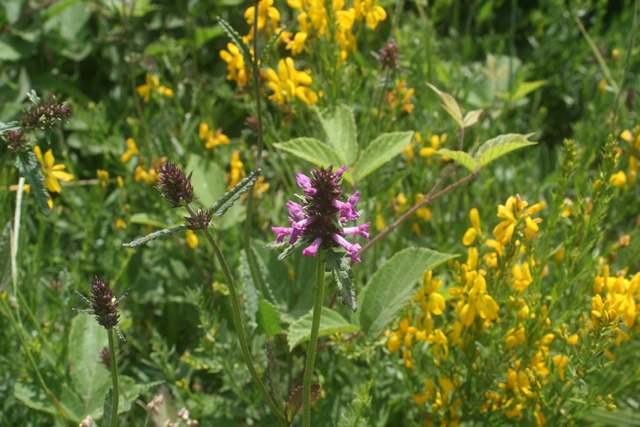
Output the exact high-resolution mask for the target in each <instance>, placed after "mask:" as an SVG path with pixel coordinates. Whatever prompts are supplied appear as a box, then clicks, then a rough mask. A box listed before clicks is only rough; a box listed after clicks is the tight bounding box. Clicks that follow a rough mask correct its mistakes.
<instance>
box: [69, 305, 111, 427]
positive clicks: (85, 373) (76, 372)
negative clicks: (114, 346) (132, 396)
mask: <svg viewBox="0 0 640 427" xmlns="http://www.w3.org/2000/svg"><path fill="white" fill-rule="evenodd" d="M106 346H107V331H106V330H105V329H104V328H103V327H102V326H100V325H99V324H98V322H96V320H95V319H94V318H93V317H92V316H87V315H78V316H76V317H74V318H73V319H72V321H71V329H70V331H69V347H68V348H69V358H68V361H69V365H70V366H71V373H70V376H71V383H72V384H73V388H74V390H75V391H76V392H77V393H78V394H79V395H80V397H81V398H82V402H83V403H84V408H83V409H84V413H85V414H91V416H92V417H94V418H97V417H98V415H99V411H101V410H102V408H103V404H104V396H105V394H106V393H107V390H108V389H109V387H110V386H111V373H110V372H109V370H108V369H107V367H106V366H105V365H103V364H102V363H101V361H100V352H101V351H102V349H103V348H105V347H106Z"/></svg>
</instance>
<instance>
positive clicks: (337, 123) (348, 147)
mask: <svg viewBox="0 0 640 427" xmlns="http://www.w3.org/2000/svg"><path fill="white" fill-rule="evenodd" d="M316 111H317V113H318V117H319V118H320V123H322V127H323V128H324V132H325V133H326V134H327V138H329V143H330V144H331V146H332V147H333V150H334V151H335V153H336V154H337V155H338V156H339V157H340V160H341V161H342V163H341V165H348V166H352V165H353V163H354V162H355V161H356V157H357V155H358V140H357V130H356V122H355V120H354V118H353V113H352V112H351V108H349V107H348V106H346V105H343V104H340V105H339V106H337V107H334V108H325V109H319V108H318V109H317V110H316Z"/></svg>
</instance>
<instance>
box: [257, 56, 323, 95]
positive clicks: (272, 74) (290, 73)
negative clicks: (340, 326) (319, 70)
mask: <svg viewBox="0 0 640 427" xmlns="http://www.w3.org/2000/svg"><path fill="white" fill-rule="evenodd" d="M265 77H266V79H267V87H268V88H269V89H271V90H272V91H273V93H272V94H271V95H269V99H270V100H272V101H274V102H276V103H277V104H279V105H284V104H285V103H287V102H291V101H292V100H293V99H294V98H299V99H301V100H302V101H304V102H305V103H306V104H315V103H316V102H318V95H317V94H316V93H315V92H314V91H312V90H311V89H310V88H308V87H307V86H309V85H310V84H311V83H312V82H313V81H312V79H311V76H310V75H309V74H308V73H305V72H304V71H298V70H296V68H295V66H294V63H293V59H292V58H285V59H281V60H280V62H278V72H277V73H276V71H275V70H274V69H273V68H268V69H267V71H266V73H265Z"/></svg>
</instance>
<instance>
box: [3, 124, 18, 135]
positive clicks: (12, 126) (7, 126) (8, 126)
mask: <svg viewBox="0 0 640 427" xmlns="http://www.w3.org/2000/svg"><path fill="white" fill-rule="evenodd" d="M19 129H20V123H18V122H7V123H4V122H0V135H3V134H5V133H7V132H11V131H14V130H19Z"/></svg>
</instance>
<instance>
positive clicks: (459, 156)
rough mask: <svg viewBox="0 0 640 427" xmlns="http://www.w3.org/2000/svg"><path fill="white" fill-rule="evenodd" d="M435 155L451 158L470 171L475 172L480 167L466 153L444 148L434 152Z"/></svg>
mask: <svg viewBox="0 0 640 427" xmlns="http://www.w3.org/2000/svg"><path fill="white" fill-rule="evenodd" d="M434 154H437V155H439V156H445V157H449V158H450V159H452V160H455V161H456V162H458V163H460V164H461V165H462V166H464V167H465V168H467V169H469V170H470V171H474V170H476V169H478V165H477V164H476V161H475V160H474V159H473V157H471V156H470V155H469V154H467V153H465V152H464V151H456V150H449V149H448V148H442V149H440V150H438V151H436V152H434Z"/></svg>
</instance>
